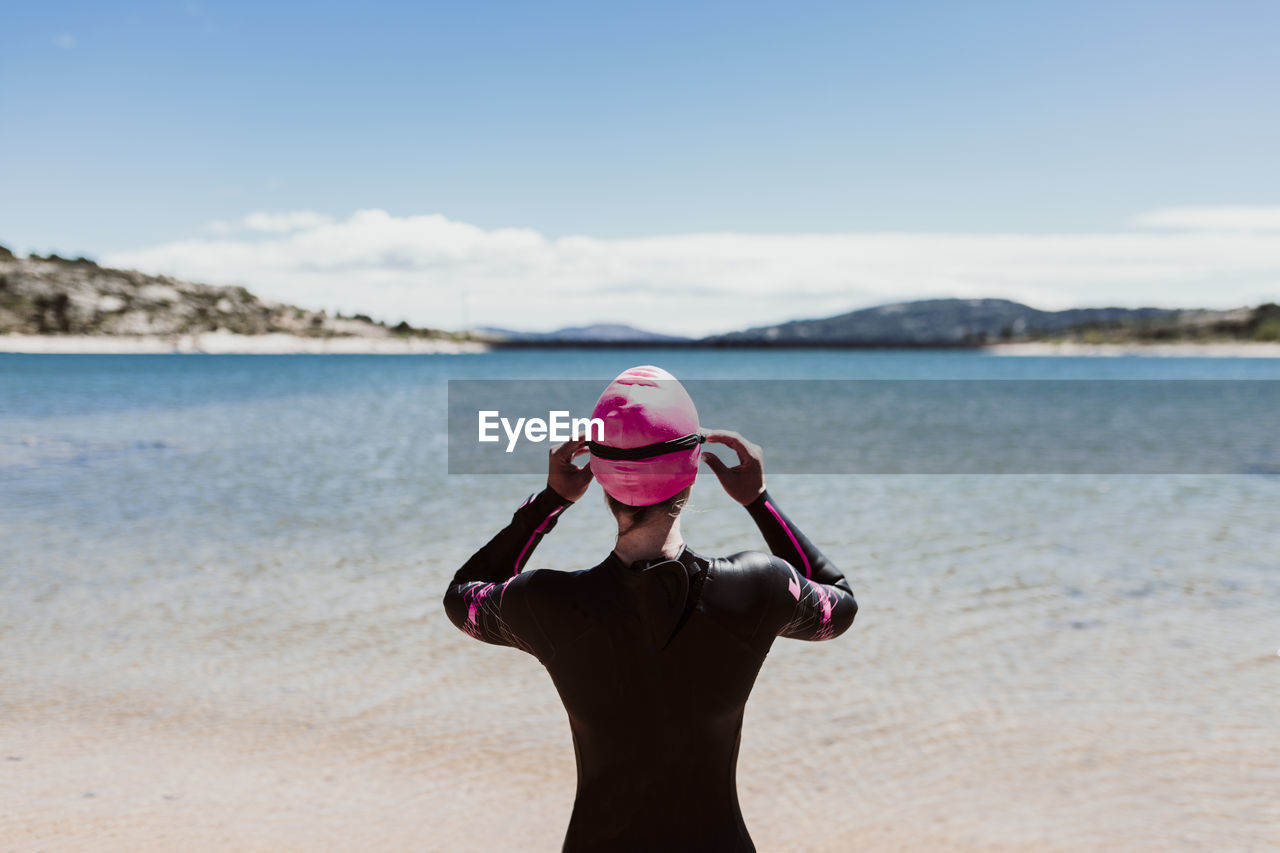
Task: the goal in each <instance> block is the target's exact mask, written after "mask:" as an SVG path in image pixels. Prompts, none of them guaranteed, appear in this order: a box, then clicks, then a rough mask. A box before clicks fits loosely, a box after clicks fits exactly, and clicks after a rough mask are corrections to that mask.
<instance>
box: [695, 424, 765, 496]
mask: <svg viewBox="0 0 1280 853" xmlns="http://www.w3.org/2000/svg"><path fill="white" fill-rule="evenodd" d="M702 434H703V435H705V436H706V437H707V441H709V442H711V443H713V444H723V445H724V446H725V447H728V448H729V449H730V450H732V451H733V452H734V453H736V454H737V455H738V464H737V465H733V466H729V465H726V464H725V463H724V462H722V461H721V460H720V458H719V457H717V456H716V455H715V454H714V453H703V454H702V458H703V460H704V461H705V462H706V463H707V465H709V466H711V470H712V471H715V472H716V477H717V478H718V479H719V480H720V485H721V486H724V490H725V492H726V493H728V495H729V497H731V498H733V499H734V500H735V501H737V502H738V503H740V504H742V505H743V506H746V505H747V504H749V503H751V502H752V501H754V500H755V499H756V498H758V497H760V495H761V494H762V493H763V492H764V448H762V447H761V446H760V445H758V444H753V443H751V442H750V441H747V440H746V439H745V438H743V437H742V436H741V435H739V434H738V433H736V432H734V431H733V430H730V429H707V430H703V431H702Z"/></svg>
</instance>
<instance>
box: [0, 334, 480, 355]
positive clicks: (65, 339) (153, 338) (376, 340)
mask: <svg viewBox="0 0 1280 853" xmlns="http://www.w3.org/2000/svg"><path fill="white" fill-rule="evenodd" d="M488 349H489V347H488V346H487V345H486V344H483V343H479V342H477V341H454V340H448V339H442V338H415V337H362V336H356V335H348V336H344V337H337V336H335V337H324V338H321V337H301V336H299V335H290V334H285V333H283V332H273V333H268V334H263V335H239V334H235V333H233V332H226V331H218V332H204V333H199V334H189V335H0V353H29V354H64V355H67V354H83V355H90V354H92V355H147V354H151V355H159V354H170V353H176V354H208V355H423V354H444V355H457V354H461V353H476V352H484V351H486V350H488Z"/></svg>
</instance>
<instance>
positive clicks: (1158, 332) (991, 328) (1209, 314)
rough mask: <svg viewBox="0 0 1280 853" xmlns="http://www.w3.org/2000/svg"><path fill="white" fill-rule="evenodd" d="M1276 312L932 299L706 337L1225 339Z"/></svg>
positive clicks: (815, 340)
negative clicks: (1045, 307)
mask: <svg viewBox="0 0 1280 853" xmlns="http://www.w3.org/2000/svg"><path fill="white" fill-rule="evenodd" d="M1270 307H1271V308H1274V307H1275V306H1270ZM1268 312H1269V308H1268V306H1261V307H1260V308H1257V309H1248V308H1239V309H1233V310H1230V311H1211V310H1207V309H1195V310H1177V309H1170V308H1073V309H1069V310H1066V311H1041V310H1039V309H1036V308H1032V307H1030V306H1028V305H1023V304H1022V303H1020V302H1013V301H1010V300H1008V299H926V300H920V301H917V302H896V303H893V304H890V305H880V306H877V307H874V308H864V309H862V310H860V311H851V312H849V313H847V314H840V315H838V316H835V317H826V318H822V319H816V320H793V321H791V322H788V323H780V324H777V325H773V326H760V327H757V328H753V329H747V330H745V331H742V332H731V333H729V334H724V335H716V336H713V337H710V338H707V339H706V340H707V341H708V342H713V343H717V344H721V345H739V346H741V345H747V346H750V345H753V344H754V345H762V346H768V345H775V346H805V345H831V346H841V345H844V346H929V345H935V346H957V345H976V344H984V343H998V342H1000V341H1019V340H1021V341H1025V340H1051V339H1061V340H1066V339H1090V340H1098V341H1102V340H1116V341H1132V340H1181V339H1207V338H1222V337H1228V338H1232V339H1241V338H1248V339H1258V340H1265V339H1269V338H1268V337H1267V336H1268V335H1270V334H1273V333H1274V332H1275V330H1274V329H1273V328H1272V327H1271V326H1270V325H1268V322H1267V321H1268V318H1269V317H1270V316H1271V315H1270V314H1269V313H1268ZM1269 330H1270V331H1269Z"/></svg>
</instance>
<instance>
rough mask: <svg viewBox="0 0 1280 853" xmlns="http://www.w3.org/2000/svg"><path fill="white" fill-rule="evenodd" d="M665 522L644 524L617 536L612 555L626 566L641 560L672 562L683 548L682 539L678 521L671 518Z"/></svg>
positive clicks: (664, 520)
mask: <svg viewBox="0 0 1280 853" xmlns="http://www.w3.org/2000/svg"><path fill="white" fill-rule="evenodd" d="M667 521H668V519H663V523H654V524H645V525H643V526H641V527H634V528H631V529H630V530H628V531H627V532H626V533H620V534H618V543H617V544H616V545H614V546H613V553H615V554H617V555H618V559H620V560H622V562H623V564H624V565H627V566H629V565H631V564H632V563H638V562H640V561H641V560H656V559H659V558H665V559H668V560H674V559H675V558H676V557H678V556H679V555H680V551H681V550H682V549H683V548H684V538H683V537H682V536H681V535H680V519H679V518H671V519H669V522H670V523H665V522H667Z"/></svg>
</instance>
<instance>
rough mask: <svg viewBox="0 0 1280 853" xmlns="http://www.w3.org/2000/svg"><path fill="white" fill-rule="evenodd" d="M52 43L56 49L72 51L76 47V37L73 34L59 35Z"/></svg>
mask: <svg viewBox="0 0 1280 853" xmlns="http://www.w3.org/2000/svg"><path fill="white" fill-rule="evenodd" d="M52 42H53V46H54V47H60V48H62V49H63V50H71V48H73V47H75V46H76V37H75V36H74V35H73V34H72V33H58V34H57V35H56V36H54V37H53V39H52Z"/></svg>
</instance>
